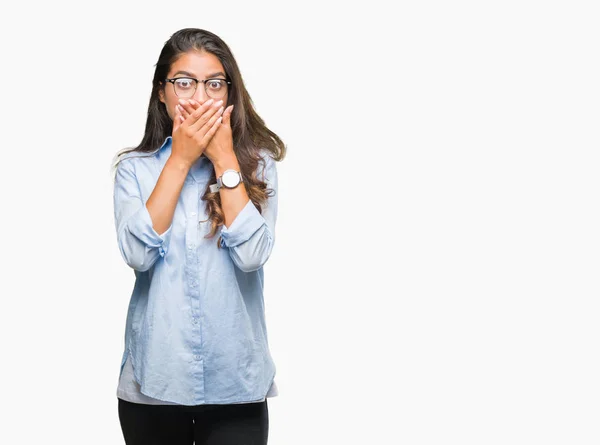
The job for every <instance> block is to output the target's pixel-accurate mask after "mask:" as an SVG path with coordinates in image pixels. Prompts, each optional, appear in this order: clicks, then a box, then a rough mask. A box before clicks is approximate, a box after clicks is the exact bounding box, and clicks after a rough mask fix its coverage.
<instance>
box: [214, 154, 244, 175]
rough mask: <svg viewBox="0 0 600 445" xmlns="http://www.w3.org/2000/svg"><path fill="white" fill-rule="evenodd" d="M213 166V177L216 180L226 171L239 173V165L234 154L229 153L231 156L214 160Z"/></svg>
mask: <svg viewBox="0 0 600 445" xmlns="http://www.w3.org/2000/svg"><path fill="white" fill-rule="evenodd" d="M213 166H214V167H215V175H216V177H217V178H218V177H219V176H221V175H222V174H223V172H224V171H225V170H228V169H233V170H235V171H238V172H239V171H240V164H239V163H238V160H237V157H236V156H235V153H231V155H228V156H224V157H221V158H219V159H217V160H215V162H213Z"/></svg>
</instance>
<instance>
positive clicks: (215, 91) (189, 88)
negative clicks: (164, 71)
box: [165, 77, 231, 99]
mask: <svg viewBox="0 0 600 445" xmlns="http://www.w3.org/2000/svg"><path fill="white" fill-rule="evenodd" d="M165 81H166V82H170V83H172V84H173V89H174V90H175V94H176V95H177V97H181V98H182V99H187V98H190V97H192V96H193V95H194V93H195V92H196V88H197V87H198V82H202V83H203V84H204V90H205V91H206V94H207V95H208V97H210V98H212V99H221V98H223V97H225V94H227V86H228V85H231V81H229V80H225V79H206V80H198V79H194V78H193V77H176V78H174V79H165Z"/></svg>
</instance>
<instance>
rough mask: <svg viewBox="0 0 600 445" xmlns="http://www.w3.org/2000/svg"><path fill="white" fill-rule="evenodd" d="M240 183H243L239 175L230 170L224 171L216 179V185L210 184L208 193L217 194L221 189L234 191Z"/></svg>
mask: <svg viewBox="0 0 600 445" xmlns="http://www.w3.org/2000/svg"><path fill="white" fill-rule="evenodd" d="M241 182H244V180H243V179H242V175H241V173H240V172H238V171H236V170H233V169H231V168H230V169H228V170H225V171H224V172H223V174H222V175H221V176H219V177H218V178H217V183H216V184H212V185H211V186H210V191H211V192H212V193H215V192H218V191H219V190H220V189H221V187H225V188H226V189H234V188H236V187H237V186H238V185H240V183H241Z"/></svg>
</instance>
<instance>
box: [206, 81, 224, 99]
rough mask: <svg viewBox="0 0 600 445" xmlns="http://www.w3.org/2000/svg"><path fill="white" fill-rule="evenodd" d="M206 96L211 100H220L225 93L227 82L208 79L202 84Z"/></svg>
mask: <svg viewBox="0 0 600 445" xmlns="http://www.w3.org/2000/svg"><path fill="white" fill-rule="evenodd" d="M204 87H205V88H206V94H208V95H209V96H210V97H211V98H213V99H221V98H222V97H224V96H225V94H226V93H227V82H225V81H224V80H222V79H210V80H207V81H206V82H205V83H204Z"/></svg>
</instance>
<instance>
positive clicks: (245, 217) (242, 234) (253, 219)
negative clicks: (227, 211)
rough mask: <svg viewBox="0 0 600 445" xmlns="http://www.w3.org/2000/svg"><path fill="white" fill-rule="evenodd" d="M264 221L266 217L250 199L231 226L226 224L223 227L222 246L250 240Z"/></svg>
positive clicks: (236, 244) (232, 245) (235, 244)
mask: <svg viewBox="0 0 600 445" xmlns="http://www.w3.org/2000/svg"><path fill="white" fill-rule="evenodd" d="M264 223H265V219H264V218H263V216H262V215H261V214H260V212H259V211H258V209H257V208H256V206H255V205H254V203H253V202H252V200H249V201H248V203H247V204H246V205H245V206H244V208H243V209H242V210H241V211H240V213H238V215H237V216H236V218H235V219H234V220H233V222H232V223H231V226H229V228H227V227H225V224H223V226H222V227H221V247H235V246H238V245H240V244H242V243H244V242H246V241H248V240H249V239H250V237H251V236H252V235H254V233H255V232H256V231H257V230H258V229H260V228H261V227H262V225H263V224H264Z"/></svg>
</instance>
